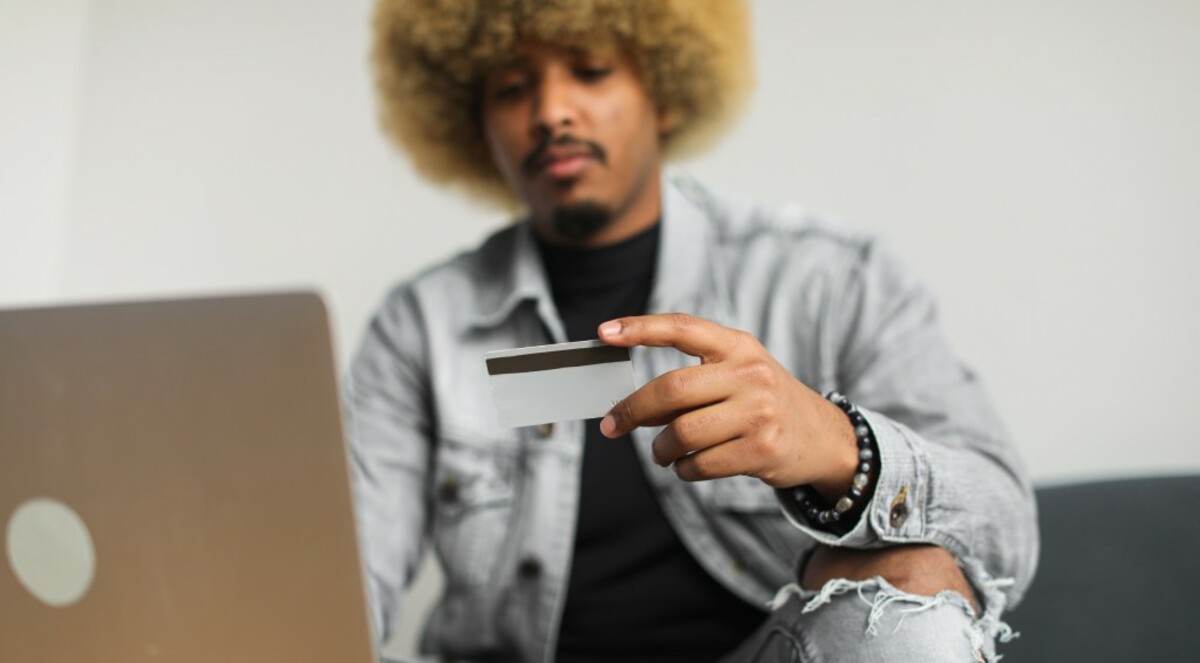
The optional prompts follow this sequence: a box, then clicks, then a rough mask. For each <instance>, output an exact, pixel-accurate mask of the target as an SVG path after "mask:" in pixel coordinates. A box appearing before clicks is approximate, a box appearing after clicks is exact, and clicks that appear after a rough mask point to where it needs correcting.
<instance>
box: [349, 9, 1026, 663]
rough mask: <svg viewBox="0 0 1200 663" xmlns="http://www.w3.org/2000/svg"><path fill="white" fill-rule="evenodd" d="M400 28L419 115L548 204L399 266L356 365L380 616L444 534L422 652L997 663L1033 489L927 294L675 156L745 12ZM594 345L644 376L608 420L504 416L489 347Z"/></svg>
mask: <svg viewBox="0 0 1200 663" xmlns="http://www.w3.org/2000/svg"><path fill="white" fill-rule="evenodd" d="M375 20H376V39H377V41H376V51H375V59H376V60H375V61H376V68H377V73H378V81H379V85H380V90H381V94H382V101H383V114H384V122H385V126H386V127H387V128H388V129H389V130H390V132H391V134H392V135H393V136H394V137H395V138H397V139H398V141H399V143H400V144H401V145H402V146H404V147H405V148H406V149H407V150H408V151H409V153H410V154H411V155H412V156H413V158H414V161H415V163H416V165H417V166H418V168H420V169H421V171H422V172H423V173H425V174H426V175H427V176H429V177H430V178H431V179H433V180H435V181H440V182H446V183H452V184H458V185H462V186H464V187H466V188H468V189H469V190H471V191H473V192H475V193H477V194H482V195H484V196H490V197H491V198H493V199H498V200H501V201H504V202H507V203H510V204H513V205H514V206H519V207H520V208H523V211H522V213H521V217H522V219H523V220H522V221H520V222H518V223H516V224H514V225H513V226H511V227H509V228H506V229H504V230H502V231H500V232H498V233H496V234H495V235H494V236H492V237H491V238H489V239H488V240H487V241H486V242H485V243H484V244H483V246H481V247H480V248H479V249H478V250H476V251H473V252H470V253H466V254H463V255H461V256H458V257H456V258H455V259H453V260H451V261H449V262H446V263H444V264H442V265H439V266H437V267H434V268H433V269H431V270H429V271H427V272H425V273H423V274H421V275H419V276H417V277H416V278H414V279H412V280H411V281H409V282H407V283H404V284H402V285H401V286H399V287H398V288H396V289H395V290H394V291H393V292H392V293H391V295H390V296H389V297H388V298H387V300H386V301H385V302H384V304H383V306H382V308H381V309H380V311H379V313H378V315H377V316H376V318H375V319H374V321H373V323H372V324H371V326H370V328H369V330H368V332H367V334H366V338H365V339H364V341H363V345H362V348H361V350H360V352H359V354H358V356H357V358H356V360H355V362H354V365H353V367H352V369H351V371H350V375H349V379H348V384H347V395H348V402H349V409H350V414H351V437H352V441H353V454H354V461H355V462H354V467H355V479H356V489H357V496H358V500H359V506H360V518H361V530H362V536H363V540H364V548H365V555H366V563H367V568H368V573H369V576H370V582H371V591H372V600H373V604H374V606H375V608H376V618H377V626H378V627H379V628H380V629H381V637H382V638H384V639H386V638H387V636H388V627H389V625H390V624H391V623H392V621H393V620H394V619H395V617H396V615H397V614H398V612H399V611H400V609H401V603H402V595H403V590H404V587H405V585H406V584H407V582H408V581H409V580H410V579H411V578H412V576H413V574H414V572H415V569H416V568H417V564H418V561H419V559H420V557H421V555H422V554H423V553H424V551H425V549H426V546H427V545H429V544H432V546H433V548H434V550H435V552H436V554H437V555H438V558H439V560H440V562H441V565H442V567H443V569H444V570H445V573H446V590H445V594H444V595H443V596H442V598H441V600H440V602H439V603H438V605H437V606H436V608H435V609H434V611H433V614H432V616H431V618H430V621H429V623H428V625H427V627H426V630H425V633H424V637H423V642H422V648H423V650H424V651H427V652H430V653H435V654H439V655H441V656H445V657H448V658H454V659H480V660H523V661H548V660H560V661H600V660H616V659H629V660H637V661H698V660H717V659H719V658H721V657H722V656H725V657H726V660H839V661H841V660H845V661H858V660H863V661H866V660H926V661H928V660H979V659H990V658H992V657H993V656H994V643H993V640H994V638H995V637H996V636H998V635H1000V636H1004V635H1005V634H1006V633H1005V631H1006V629H1005V627H1004V626H1003V624H1002V623H1001V622H1000V621H999V617H1000V612H1001V611H1002V610H1003V609H1004V607H1005V604H1006V602H1008V603H1011V602H1013V601H1015V600H1017V599H1019V597H1020V595H1021V593H1022V592H1023V591H1024V588H1025V587H1026V586H1027V584H1028V582H1029V580H1030V577H1031V575H1032V572H1033V567H1034V564H1035V557H1036V532H1035V526H1034V515H1033V502H1032V497H1031V493H1030V489H1029V485H1028V482H1027V480H1026V479H1025V477H1024V475H1023V471H1022V469H1021V467H1020V463H1019V460H1018V458H1017V456H1016V453H1015V451H1014V449H1013V448H1012V446H1011V444H1010V443H1009V442H1008V441H1007V440H1006V438H1005V436H1004V434H1003V432H1002V430H1001V426H1000V424H999V423H998V421H997V420H996V418H995V416H994V414H993V412H992V410H991V408H990V406H989V404H988V403H987V400H986V398H985V396H984V394H983V392H982V389H981V387H980V385H979V383H978V381H977V380H976V378H975V377H974V376H973V374H971V373H970V372H969V371H967V370H966V369H964V368H962V367H961V366H960V365H959V364H958V363H957V361H956V360H955V359H954V358H953V357H952V356H951V355H950V353H949V351H948V350H947V347H946V344H945V342H944V340H943V339H942V337H941V335H940V332H939V331H938V328H937V325H936V320H935V317H934V313H933V305H932V303H931V301H930V299H929V296H928V295H927V294H926V293H925V292H924V291H923V290H922V289H921V288H920V287H919V286H918V285H916V284H915V283H914V282H913V280H912V279H911V278H910V277H909V276H908V275H907V274H906V273H904V272H903V271H902V270H901V269H900V268H899V267H898V265H897V263H896V262H895V261H894V260H893V259H892V258H891V257H890V256H889V255H888V254H887V253H886V252H884V251H883V250H882V249H881V248H880V247H879V246H878V244H877V243H876V242H874V241H873V240H871V239H870V238H867V237H863V236H861V235H858V234H856V233H853V232H851V231H849V230H846V229H844V228H840V227H837V226H833V225H829V224H825V223H822V222H820V221H817V220H814V219H810V218H806V217H801V216H797V215H795V214H792V213H789V212H786V211H782V210H775V209H769V208H766V207H762V206H757V205H753V204H750V203H747V202H743V201H737V200H735V199H732V198H728V197H725V196H722V195H719V194H717V193H714V192H712V191H710V190H708V189H706V188H704V187H702V186H701V185H699V184H697V183H695V182H692V181H689V180H687V179H685V178H669V177H667V176H665V175H664V174H663V171H662V166H663V161H664V158H665V154H666V153H667V152H668V151H670V152H675V151H677V150H679V149H682V148H683V147H687V146H689V145H691V146H694V145H695V144H697V143H698V142H699V140H700V138H702V137H703V136H704V135H705V134H706V133H707V134H710V135H711V134H712V133H713V130H714V127H718V126H719V125H720V124H721V123H722V122H723V121H724V120H726V119H727V118H729V117H730V116H731V115H732V113H733V111H734V110H736V106H737V100H738V98H739V97H740V90H744V88H745V84H744V83H745V80H746V79H747V78H748V77H747V74H746V71H747V68H748V64H747V63H748V58H747V56H746V53H747V45H746V38H745V34H746V29H747V26H746V23H747V17H746V7H745V5H744V4H743V3H741V2H732V1H729V0H679V1H677V2H647V1H645V0H624V1H622V0H608V1H605V0H595V1H593V2H567V1H565V0H564V1H561V2H552V1H544V2H537V1H533V0H527V1H521V0H511V1H490V0H454V1H452V0H441V1H433V0H380V2H379V5H378V9H377V14H376V19H375ZM596 337H599V338H601V339H602V340H604V341H605V342H607V343H610V344H613V345H620V346H625V347H630V348H633V356H634V367H635V371H636V373H637V377H638V382H639V384H641V385H643V386H641V387H640V388H639V389H638V390H637V391H636V392H634V393H633V394H631V395H630V396H629V397H628V398H626V399H625V400H624V401H622V402H621V403H619V404H618V405H617V406H615V407H614V408H613V409H612V410H611V411H610V412H609V414H608V415H607V416H605V417H603V418H602V419H600V420H592V421H587V422H561V423H559V424H557V425H554V426H539V427H531V428H525V429H519V430H507V429H503V428H500V427H499V426H498V424H497V423H496V413H495V410H494V407H493V405H492V402H491V396H490V392H489V385H488V382H487V376H486V371H485V366H484V361H483V355H484V353H485V352H487V351H489V350H495V349H502V348H512V347H520V346H528V345H537V344H543V343H548V342H562V341H567V340H581V339H588V338H596ZM672 348H673V349H672ZM834 391H839V392H842V393H843V394H845V396H840V395H831V396H830V398H826V397H824V396H822V395H821V394H822V393H825V392H834ZM773 597H774V599H773ZM768 603H770V604H771V607H768Z"/></svg>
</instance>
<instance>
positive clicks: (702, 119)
mask: <svg viewBox="0 0 1200 663" xmlns="http://www.w3.org/2000/svg"><path fill="white" fill-rule="evenodd" d="M527 40H532V41H541V42H546V43H551V44H559V45H564V46H582V47H587V46H590V45H597V44H604V43H612V42H613V41H615V42H616V43H618V44H620V45H621V46H622V47H624V48H626V49H628V50H629V52H630V53H631V55H632V56H633V58H634V60H635V62H636V63H637V65H638V67H639V68H640V71H641V73H642V76H643V78H644V80H645V82H646V86H647V89H648V91H649V92H650V95H651V97H652V98H653V100H654V102H655V105H656V106H657V107H658V108H660V109H668V111H667V112H668V117H669V118H670V120H671V122H670V123H671V129H670V130H669V132H668V133H667V134H666V135H664V136H663V141H664V149H665V153H666V155H667V156H668V157H673V156H679V155H681V154H685V153H690V152H694V151H696V150H698V149H700V148H702V147H704V146H706V145H707V144H708V143H709V142H710V141H711V140H712V139H714V138H715V137H716V136H717V135H718V134H719V133H720V131H721V130H722V129H724V128H725V127H726V126H727V125H728V124H729V123H730V122H731V121H732V120H733V118H734V117H735V116H736V115H737V113H738V111H740V110H741V109H742V107H743V106H744V104H745V100H746V97H747V96H748V92H749V90H750V87H751V85H752V63H751V55H750V47H749V10H748V7H747V3H746V2H745V0H377V1H376V5H375V16H374V44H373V48H372V54H371V56H372V62H373V65H374V72H375V82H376V87H377V91H378V94H379V102H380V115H381V123H382V125H383V128H384V131H385V132H386V133H387V134H388V135H389V137H391V138H392V140H393V141H395V143H396V144H397V145H398V146H400V147H401V148H402V149H404V150H405V151H407V152H408V154H409V156H410V157H411V158H412V161H413V163H414V165H415V166H416V169H417V171H418V172H419V173H421V175H423V176H424V177H425V178H427V179H429V180H431V181H433V182H436V183H439V184H449V185H455V186H459V187H461V188H463V189H464V190H466V191H467V192H469V193H472V194H475V195H477V196H480V197H482V198H484V199H485V200H490V201H492V202H499V203H501V204H503V205H505V206H512V205H513V204H514V203H516V200H515V199H514V197H513V194H512V192H510V191H509V190H508V188H507V187H506V186H505V184H504V182H503V180H502V178H501V176H500V173H499V172H498V171H497V170H496V168H495V166H494V165H493V163H492V158H491V155H490V154H489V152H488V148H487V144H486V141H485V140H484V135H483V127H482V125H481V123H480V120H479V107H480V99H479V94H480V88H481V83H482V81H483V78H484V77H485V76H486V75H487V73H488V72H489V71H490V70H492V69H493V68H495V67H496V66H498V65H500V64H502V63H504V62H506V61H507V60H509V59H511V57H512V54H513V53H514V52H515V50H516V48H517V46H518V45H519V44H520V43H521V42H523V41H527Z"/></svg>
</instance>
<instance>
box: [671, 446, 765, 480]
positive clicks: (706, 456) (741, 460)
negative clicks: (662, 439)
mask: <svg viewBox="0 0 1200 663" xmlns="http://www.w3.org/2000/svg"><path fill="white" fill-rule="evenodd" d="M752 446H753V445H751V444H750V443H749V442H748V440H747V439H746V438H741V437H739V438H736V439H733V440H729V441H728V442H723V443H721V444H717V445H714V446H711V447H709V448H707V449H702V450H700V451H697V452H695V453H693V454H689V455H687V456H684V457H682V458H680V459H679V460H677V461H675V465H674V468H675V475H676V476H678V477H679V478H680V479H683V480H684V481H707V480H709V479H720V478H723V477H732V476H738V475H742V474H747V475H753V474H754V473H756V472H758V471H759V470H760V469H761V461H760V459H759V457H758V456H756V455H755V454H754V453H753V448H752Z"/></svg>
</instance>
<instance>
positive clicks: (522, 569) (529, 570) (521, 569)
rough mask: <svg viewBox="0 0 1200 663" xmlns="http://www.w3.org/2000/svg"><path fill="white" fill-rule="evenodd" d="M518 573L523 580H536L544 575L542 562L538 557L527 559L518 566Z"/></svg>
mask: <svg viewBox="0 0 1200 663" xmlns="http://www.w3.org/2000/svg"><path fill="white" fill-rule="evenodd" d="M517 573H519V574H520V575H521V577H522V578H536V577H538V576H539V575H541V574H542V562H541V561H540V560H538V558H536V557H526V558H525V559H523V560H521V563H520V564H519V565H518V566H517Z"/></svg>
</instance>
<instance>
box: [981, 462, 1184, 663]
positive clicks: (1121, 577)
mask: <svg viewBox="0 0 1200 663" xmlns="http://www.w3.org/2000/svg"><path fill="white" fill-rule="evenodd" d="M1037 499H1038V508H1039V511H1040V513H1039V520H1040V525H1041V532H1042V553H1041V561H1040V563H1039V566H1038V571H1037V577H1036V578H1035V579H1034V582H1033V586H1032V587H1031V588H1030V590H1029V593H1028V595H1027V596H1026V598H1025V600H1024V602H1022V603H1021V605H1020V606H1019V607H1018V608H1017V609H1016V610H1015V611H1013V612H1012V613H1011V614H1010V615H1009V616H1008V622H1009V623H1010V624H1011V625H1012V626H1013V628H1014V629H1016V630H1017V631H1020V633H1021V635H1020V637H1019V638H1017V639H1016V640H1013V641H1012V642H1011V643H1009V644H1007V645H1000V647H999V653H1001V654H1003V655H1004V656H1005V657H1006V659H1007V660H1011V661H1056V662H1057V661H1091V662H1093V663H1104V662H1107V661H1122V662H1126V661H1200V475H1195V476H1181V477H1155V478H1142V479H1126V480H1118V481H1104V482H1093V483H1084V484H1077V485H1069V486H1059V487H1053V488H1042V489H1039V490H1038V491H1037Z"/></svg>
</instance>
